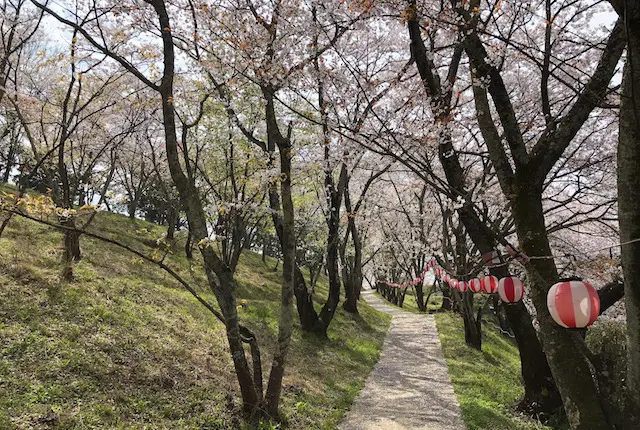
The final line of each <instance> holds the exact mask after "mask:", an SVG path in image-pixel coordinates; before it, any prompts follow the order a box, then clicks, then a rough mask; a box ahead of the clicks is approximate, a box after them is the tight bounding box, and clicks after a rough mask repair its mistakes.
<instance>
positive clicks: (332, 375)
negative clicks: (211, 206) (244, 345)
mask: <svg viewBox="0 0 640 430" xmlns="http://www.w3.org/2000/svg"><path fill="white" fill-rule="evenodd" d="M92 230H93V231H96V232H101V233H102V234H106V235H108V236H110V237H113V238H117V239H118V240H120V241H122V242H124V243H126V244H128V245H131V246H133V247H135V248H136V249H141V250H142V249H143V250H145V252H147V253H149V254H151V253H152V252H153V250H152V249H151V248H149V247H148V246H147V245H145V243H150V242H152V241H153V240H155V239H157V238H160V237H162V236H163V233H164V229H163V228H161V227H158V226H155V225H152V224H149V223H146V222H144V221H140V220H130V219H127V218H125V217H122V216H120V215H116V214H111V213H100V214H98V216H97V218H96V220H95V221H94V224H93V226H92ZM179 239H180V237H179ZM183 240H184V239H183ZM178 242H180V240H178ZM81 245H82V251H83V259H82V260H81V261H80V262H79V263H78V264H77V266H76V267H75V280H74V281H73V282H71V283H61V282H60V281H59V276H58V275H59V273H60V265H59V261H60V255H61V235H60V234H59V233H58V232H56V231H54V230H53V229H52V228H49V227H46V226H42V225H39V224H36V223H34V222H31V221H27V220H24V219H18V218H17V217H14V219H12V221H11V223H10V224H9V227H8V228H7V230H6V231H5V233H4V234H3V236H2V238H1V239H0V285H1V287H0V428H2V429H4V428H9V429H11V428H17V429H26V428H29V429H31V428H60V429H65V428H181V429H182V428H208V429H218V428H220V429H222V428H241V427H243V426H244V424H243V422H242V421H241V418H240V416H239V396H238V394H237V383H236V380H235V376H234V375H233V373H232V363H231V360H230V358H229V356H228V352H227V348H226V338H225V336H224V330H223V327H222V325H221V324H220V323H219V322H218V321H217V320H216V319H215V318H214V317H213V316H212V315H211V314H210V313H209V312H208V311H207V310H206V309H204V307H203V306H201V305H200V304H199V303H197V302H196V300H194V299H193V298H192V296H190V295H189V294H188V293H187V292H186V291H184V290H183V289H182V288H181V287H180V286H179V285H178V284H177V283H176V282H175V281H174V280H173V279H171V278H170V277H168V276H166V275H165V274H164V273H163V272H162V271H161V270H160V269H158V268H156V267H154V266H153V265H151V264H149V263H144V262H142V261H140V260H139V259H136V258H133V256H132V255H131V254H129V253H128V252H127V251H124V250H122V249H119V248H116V247H114V246H111V245H107V244H104V243H102V242H99V241H97V240H93V239H89V238H86V237H83V238H82V241H81ZM195 257H196V258H195V259H194V260H193V262H189V260H187V259H186V258H184V253H183V251H182V247H181V246H180V244H178V245H177V246H176V250H175V253H172V254H171V255H169V256H168V257H167V260H166V261H168V263H169V264H170V265H171V266H173V267H176V268H177V269H178V271H179V272H180V273H181V274H182V275H183V276H185V277H186V278H187V279H189V280H190V282H192V283H193V285H196V286H198V289H199V292H200V293H201V294H202V295H203V296H205V297H206V298H207V299H208V300H209V301H210V302H212V303H213V302H215V301H214V299H213V297H212V295H211V294H210V293H208V291H207V289H206V288H205V283H204V282H203V279H202V277H201V276H202V275H201V274H202V270H201V267H200V261H199V260H198V258H197V257H198V255H197V254H196V255H195ZM190 264H193V267H190ZM274 266H275V261H271V260H270V259H268V260H267V264H264V263H263V262H262V261H261V257H260V256H259V255H256V254H252V253H246V254H245V255H243V257H242V260H241V263H240V266H239V269H238V273H237V280H238V295H239V298H240V299H241V300H240V305H239V307H240V310H239V313H240V318H241V320H242V321H243V322H244V323H246V324H247V325H248V326H249V327H250V328H252V329H253V330H254V331H255V332H256V333H257V334H258V337H259V341H260V345H261V347H262V349H263V365H264V366H265V371H266V370H268V369H267V367H266V366H268V364H269V363H270V351H269V348H268V345H271V344H273V343H274V342H273V341H274V339H275V331H276V328H277V312H278V299H279V294H280V292H279V289H280V286H279V283H280V272H273V270H272V268H273V267H274ZM316 293H317V294H316V295H317V296H318V303H321V302H323V300H324V297H325V296H326V293H327V286H326V283H325V281H324V280H323V279H321V280H320V282H319V285H318V286H317V288H316ZM360 311H361V313H360V316H351V315H349V314H346V313H345V312H343V311H342V310H341V309H340V310H339V311H338V312H337V313H336V318H335V320H334V322H333V323H332V325H331V327H330V329H329V340H320V339H317V338H316V337H314V336H312V335H306V334H303V333H301V332H300V330H299V329H298V328H297V327H296V330H295V333H294V338H293V344H292V351H291V354H290V358H289V366H288V368H287V372H286V376H285V381H284V394H283V400H282V412H283V415H284V417H285V419H286V426H288V427H290V428H326V429H330V428H335V425H336V424H337V422H339V420H340V418H341V417H342V415H343V413H344V411H345V409H346V408H347V407H348V406H349V405H350V404H351V402H352V401H353V398H354V396H355V395H356V394H357V393H358V391H359V390H360V388H361V387H362V385H363V383H364V379H365V378H366V376H367V374H368V373H369V371H370V369H371V368H372V367H373V364H374V363H375V362H376V360H377V358H378V356H379V352H380V348H381V345H382V341H383V339H384V335H385V333H386V330H387V328H388V325H389V318H388V317H387V316H385V315H382V314H379V313H378V312H376V311H374V310H373V309H371V308H369V307H368V306H367V305H366V304H365V303H360Z"/></svg>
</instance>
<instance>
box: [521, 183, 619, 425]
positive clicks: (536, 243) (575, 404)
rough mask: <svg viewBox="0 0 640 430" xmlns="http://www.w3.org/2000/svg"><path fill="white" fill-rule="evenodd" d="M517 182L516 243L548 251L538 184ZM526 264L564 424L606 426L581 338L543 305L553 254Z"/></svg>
mask: <svg viewBox="0 0 640 430" xmlns="http://www.w3.org/2000/svg"><path fill="white" fill-rule="evenodd" d="M523 176H525V175H523ZM522 181H524V179H523V180H522ZM518 188H519V189H518V192H517V193H516V195H515V198H514V200H513V201H512V211H513V215H514V221H515V225H516V232H517V235H518V240H519V244H520V248H521V249H522V251H523V252H524V253H525V254H526V255H528V256H541V257H542V256H552V255H553V254H552V253H551V248H550V246H549V239H548V236H547V230H546V226H545V223H544V214H543V211H542V200H541V195H542V190H541V189H540V188H534V187H533V186H531V185H528V182H527V183H525V184H523V183H520V184H519V187H518ZM526 269H527V278H528V280H529V284H530V288H529V292H530V297H531V299H532V300H533V303H534V305H535V307H536V311H537V315H538V321H539V323H540V334H541V336H542V340H543V342H544V346H545V349H544V352H545V354H546V356H547V359H548V362H549V366H550V368H551V370H552V373H553V376H554V378H555V381H556V383H557V387H558V389H559V391H560V394H561V396H562V399H563V403H564V406H565V409H566V412H567V416H568V418H569V424H570V425H571V426H572V428H577V429H594V430H596V429H608V428H609V424H608V423H607V418H606V416H605V412H604V410H603V405H602V403H601V399H600V397H599V395H598V391H597V387H596V383H595V381H594V379H593V377H592V373H591V368H590V363H589V361H588V359H587V357H586V356H585V355H584V354H583V353H582V351H583V350H584V349H583V347H582V346H583V344H584V340H583V339H582V338H581V337H580V336H579V334H576V333H573V332H571V331H569V330H566V329H564V328H562V327H560V326H559V325H558V324H556V323H555V322H554V321H553V319H552V318H551V315H550V314H549V310H548V309H547V291H548V290H549V288H550V287H551V285H552V284H553V283H554V282H556V281H557V279H558V273H557V270H556V266H555V263H554V261H553V258H536V259H532V260H531V262H530V263H529V264H528V265H527V267H526ZM510 322H512V321H510ZM512 327H513V329H514V332H515V331H516V330H517V327H515V324H512ZM581 344H582V345H581ZM523 364H524V363H523ZM523 367H524V366H523ZM524 376H525V374H524V373H523V377H524ZM536 380H539V379H538V378H536Z"/></svg>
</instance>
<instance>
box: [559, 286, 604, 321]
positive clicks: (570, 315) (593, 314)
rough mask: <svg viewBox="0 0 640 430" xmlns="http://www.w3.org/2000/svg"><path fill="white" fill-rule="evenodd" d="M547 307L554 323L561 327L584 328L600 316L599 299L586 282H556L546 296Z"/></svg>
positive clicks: (593, 289)
mask: <svg viewBox="0 0 640 430" xmlns="http://www.w3.org/2000/svg"><path fill="white" fill-rule="evenodd" d="M547 307H548V308H549V312H550V313H551V316H552V317H553V319H554V321H555V322H557V323H558V324H560V325H561V326H562V327H565V328H584V327H589V326H590V325H591V324H593V323H594V322H595V321H596V319H597V318H598V315H600V298H599V297H598V293H597V291H596V289H595V288H593V286H592V285H591V284H589V283H588V282H583V281H566V282H558V283H557V284H554V285H553V286H552V287H551V289H550V290H549V293H548V294H547Z"/></svg>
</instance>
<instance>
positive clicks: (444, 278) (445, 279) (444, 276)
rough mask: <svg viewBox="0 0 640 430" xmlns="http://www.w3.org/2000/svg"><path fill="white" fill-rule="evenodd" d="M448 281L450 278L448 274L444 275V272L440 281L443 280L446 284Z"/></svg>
mask: <svg viewBox="0 0 640 430" xmlns="http://www.w3.org/2000/svg"><path fill="white" fill-rule="evenodd" d="M450 279H451V276H449V274H448V273H446V272H445V274H444V275H442V280H443V281H444V282H447V283H448V282H449V280H450Z"/></svg>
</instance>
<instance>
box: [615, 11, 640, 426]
mask: <svg viewBox="0 0 640 430" xmlns="http://www.w3.org/2000/svg"><path fill="white" fill-rule="evenodd" d="M621 3H622V5H623V10H622V15H621V16H622V17H624V18H625V30H626V36H627V61H626V64H625V66H624V76H623V80H622V95H621V99H620V135H619V143H618V217H619V223H620V242H621V244H622V246H621V254H622V269H623V273H624V298H625V308H626V312H627V335H628V338H629V345H628V348H629V349H628V351H629V361H628V364H627V381H626V382H627V391H626V392H627V393H628V399H627V406H626V409H627V414H626V415H628V416H629V425H630V426H632V427H634V428H639V427H640V242H639V241H638V239H640V204H639V203H638V202H640V4H638V2H633V1H623V2H621ZM619 13H620V12H619ZM634 241H635V242H634ZM629 428H631V427H629Z"/></svg>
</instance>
